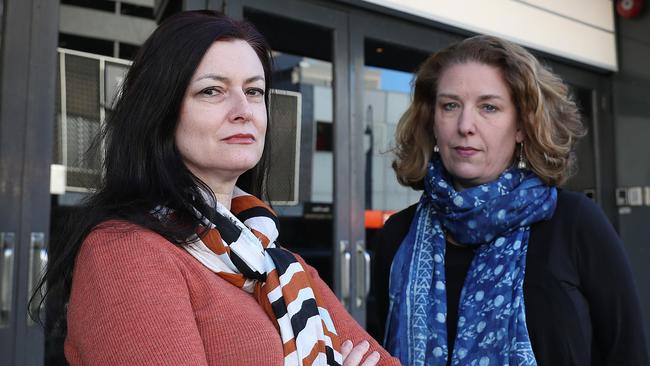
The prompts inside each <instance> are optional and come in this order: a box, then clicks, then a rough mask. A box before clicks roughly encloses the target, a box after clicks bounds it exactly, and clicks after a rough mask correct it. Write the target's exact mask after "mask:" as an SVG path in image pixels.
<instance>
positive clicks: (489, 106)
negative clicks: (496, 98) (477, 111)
mask: <svg viewBox="0 0 650 366" xmlns="http://www.w3.org/2000/svg"><path fill="white" fill-rule="evenodd" d="M481 109H483V110H484V111H486V112H490V113H492V112H496V111H498V110H499V109H498V108H497V107H496V106H494V105H492V104H484V105H483V106H482V107H481Z"/></svg>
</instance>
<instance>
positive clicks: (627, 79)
mask: <svg viewBox="0 0 650 366" xmlns="http://www.w3.org/2000/svg"><path fill="white" fill-rule="evenodd" d="M649 5H650V4H648V3H646V9H644V11H643V13H642V14H641V15H640V16H638V17H636V18H633V19H626V18H622V17H617V35H618V57H619V72H618V73H616V74H614V76H613V103H614V105H613V107H614V121H615V126H616V127H615V131H616V137H615V141H616V161H617V164H616V166H617V183H618V187H636V186H650V9H649V7H650V6H649ZM649 199H650V198H649ZM649 227H650V206H619V229H620V234H621V237H622V239H623V242H624V243H625V247H626V249H627V252H628V255H629V258H630V262H631V264H632V270H633V271H634V275H635V278H636V284H637V288H638V289H639V293H640V297H641V304H642V306H643V311H644V317H645V331H646V340H647V342H648V345H649V347H650V266H648V263H650V231H649V229H648V228H649Z"/></svg>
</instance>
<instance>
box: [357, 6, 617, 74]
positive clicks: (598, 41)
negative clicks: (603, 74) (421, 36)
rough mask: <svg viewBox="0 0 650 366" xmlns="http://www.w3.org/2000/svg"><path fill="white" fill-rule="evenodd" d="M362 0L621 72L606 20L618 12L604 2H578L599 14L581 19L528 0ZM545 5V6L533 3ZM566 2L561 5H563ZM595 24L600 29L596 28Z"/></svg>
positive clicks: (573, 13) (571, 12)
mask: <svg viewBox="0 0 650 366" xmlns="http://www.w3.org/2000/svg"><path fill="white" fill-rule="evenodd" d="M364 1H366V2H369V3H373V4H377V5H380V6H384V7H388V8H392V9H396V10H399V11H402V12H406V13H410V14H414V15H417V16H420V17H424V18H427V19H431V20H434V21H436V22H440V23H444V24H449V25H451V26H454V27H458V28H462V29H467V30H470V31H472V32H476V33H483V34H491V35H495V36H499V37H503V38H506V39H509V40H511V41H514V42H517V43H519V44H521V45H524V46H527V47H531V48H534V49H537V50H540V51H543V52H547V53H550V54H554V55H558V56H561V57H565V58H568V59H571V60H575V61H578V62H582V63H585V64H589V65H593V66H596V67H599V68H603V69H607V70H613V71H615V70H617V69H618V65H617V59H616V39H615V33H614V31H613V30H610V29H611V28H612V26H611V24H610V23H609V21H605V18H607V17H608V16H607V14H605V10H607V9H609V13H610V14H611V17H612V18H613V11H614V9H613V6H609V7H605V6H603V5H602V4H600V3H601V2H603V1H606V0H579V1H578V2H579V3H580V4H582V5H583V6H587V7H589V6H594V7H595V8H596V10H593V9H592V10H589V11H590V12H591V11H594V12H595V14H592V15H587V14H586V12H585V15H578V14H577V13H579V10H580V7H577V6H576V7H574V6H572V5H568V4H566V5H560V1H559V0H558V1H554V0H552V1H548V2H547V1H543V2H542V1H536V0H527V1H530V3H525V2H523V1H515V0H490V1H481V0H455V1H452V0H364ZM570 2H571V1H566V3H570ZM606 2H607V3H610V4H611V2H609V1H606ZM547 3H548V5H544V8H542V7H540V6H533V5H531V4H537V5H539V4H547ZM564 3H565V2H564V1H563V2H562V4H564ZM585 4H588V5H585ZM594 4H595V5H594ZM606 8H607V9H606ZM599 9H600V10H599ZM561 12H564V13H565V14H563V13H561ZM576 17H578V18H576ZM594 22H596V23H598V24H599V26H595V25H593V24H592V23H594ZM612 22H613V19H612ZM601 23H602V24H601Z"/></svg>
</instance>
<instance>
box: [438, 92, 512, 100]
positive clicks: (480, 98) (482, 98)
mask: <svg viewBox="0 0 650 366" xmlns="http://www.w3.org/2000/svg"><path fill="white" fill-rule="evenodd" d="M437 97H438V98H441V97H443V98H449V99H453V100H460V97H459V96H458V95H455V94H447V93H440V94H438V95H437ZM489 99H501V100H503V99H504V98H503V97H502V96H500V95H497V94H485V95H481V96H480V97H478V100H489Z"/></svg>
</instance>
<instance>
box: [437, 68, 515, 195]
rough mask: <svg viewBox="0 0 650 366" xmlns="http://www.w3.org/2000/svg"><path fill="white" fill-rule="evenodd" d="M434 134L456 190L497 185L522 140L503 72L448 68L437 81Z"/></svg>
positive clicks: (488, 69) (491, 69)
mask: <svg viewBox="0 0 650 366" xmlns="http://www.w3.org/2000/svg"><path fill="white" fill-rule="evenodd" d="M433 129H434V134H435V136H436V140H437V143H438V147H439V148H440V156H441V158H442V163H443V164H444V166H445V168H446V169H447V171H448V172H449V173H450V174H451V175H452V177H453V178H454V186H455V187H456V189H457V190H462V189H465V188H469V187H473V186H477V185H479V184H483V183H486V182H490V181H493V180H495V179H496V178H497V177H498V176H499V175H500V174H501V173H502V172H503V171H504V170H505V169H506V168H508V167H509V166H510V164H512V161H513V155H514V152H515V146H516V143H517V142H521V141H522V140H523V133H522V131H521V130H520V129H519V126H518V122H517V110H516V108H515V105H514V104H513V102H512V97H511V95H510V90H509V89H508V86H507V85H506V83H505V81H504V80H503V77H502V75H501V71H500V70H499V69H498V68H496V67H494V66H489V65H485V64H481V63H477V62H468V63H464V64H458V65H452V66H450V67H449V68H448V69H447V70H445V71H443V73H442V75H441V76H440V79H439V81H438V90H437V95H436V105H435V121H434V124H433Z"/></svg>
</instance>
